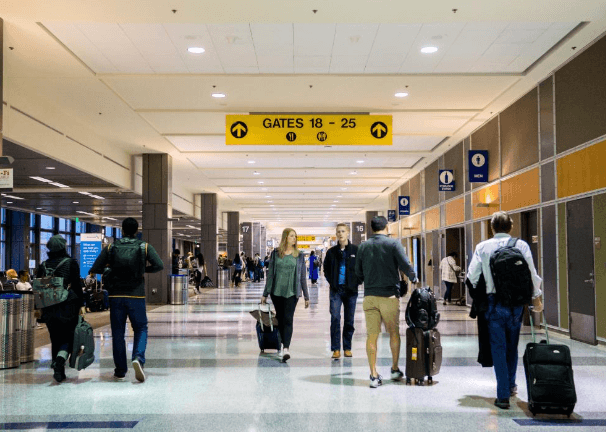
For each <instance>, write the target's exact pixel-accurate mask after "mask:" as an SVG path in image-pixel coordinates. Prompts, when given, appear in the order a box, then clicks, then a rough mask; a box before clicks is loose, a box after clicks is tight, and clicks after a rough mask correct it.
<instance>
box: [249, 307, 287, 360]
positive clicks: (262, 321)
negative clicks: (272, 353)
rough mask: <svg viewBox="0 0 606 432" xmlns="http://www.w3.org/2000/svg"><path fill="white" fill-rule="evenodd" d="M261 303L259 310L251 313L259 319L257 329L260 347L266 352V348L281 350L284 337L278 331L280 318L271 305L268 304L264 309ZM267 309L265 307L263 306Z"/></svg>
mask: <svg viewBox="0 0 606 432" xmlns="http://www.w3.org/2000/svg"><path fill="white" fill-rule="evenodd" d="M261 306H262V305H261V304H259V306H258V308H257V310H253V311H251V312H250V314H251V315H252V316H253V317H254V318H255V319H256V320H257V325H256V326H255V327H256V330H257V339H258V341H259V349H260V350H261V352H265V350H266V349H275V350H278V351H279V350H280V348H281V346H282V339H281V338H280V332H279V331H278V320H277V319H276V317H275V314H273V313H272V311H271V307H270V306H269V305H267V307H266V309H267V310H262V308H261ZM263 309H265V307H264V308H263Z"/></svg>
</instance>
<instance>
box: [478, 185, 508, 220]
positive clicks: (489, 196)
mask: <svg viewBox="0 0 606 432" xmlns="http://www.w3.org/2000/svg"><path fill="white" fill-rule="evenodd" d="M499 186H500V183H496V184H494V185H492V186H487V187H485V188H482V189H480V190H478V191H477V192H474V193H472V195H471V206H472V210H473V218H474V219H480V218H484V217H488V216H490V215H492V214H493V213H494V212H496V211H499V210H500V209H501V206H500V198H499V193H500V187H499ZM478 203H488V204H492V205H491V206H490V207H478V206H477V204H478Z"/></svg>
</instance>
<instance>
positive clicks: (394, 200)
mask: <svg viewBox="0 0 606 432" xmlns="http://www.w3.org/2000/svg"><path fill="white" fill-rule="evenodd" d="M388 210H395V211H396V212H397V211H398V189H396V190H395V191H393V192H392V193H391V194H390V195H389V209H388Z"/></svg>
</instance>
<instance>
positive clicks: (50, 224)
mask: <svg viewBox="0 0 606 432" xmlns="http://www.w3.org/2000/svg"><path fill="white" fill-rule="evenodd" d="M54 222H55V218H54V217H52V216H47V215H41V216H40V229H43V230H49V231H52V230H53V229H54V227H55V224H54Z"/></svg>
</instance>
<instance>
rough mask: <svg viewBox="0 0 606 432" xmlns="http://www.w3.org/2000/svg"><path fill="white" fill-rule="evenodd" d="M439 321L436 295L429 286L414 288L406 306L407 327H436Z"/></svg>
mask: <svg viewBox="0 0 606 432" xmlns="http://www.w3.org/2000/svg"><path fill="white" fill-rule="evenodd" d="M439 321H440V313H439V312H438V306H437V304H436V296H435V295H434V294H433V292H431V288H429V287H423V288H417V289H415V290H414V291H413V292H412V294H411V295H410V300H408V305H407V306H406V323H407V324H408V327H411V328H420V329H423V330H424V331H426V330H432V329H434V328H436V326H437V325H438V322H439Z"/></svg>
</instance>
